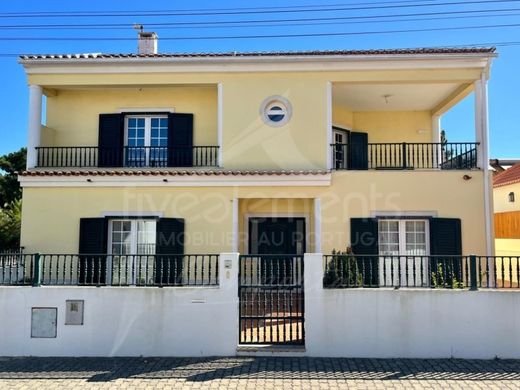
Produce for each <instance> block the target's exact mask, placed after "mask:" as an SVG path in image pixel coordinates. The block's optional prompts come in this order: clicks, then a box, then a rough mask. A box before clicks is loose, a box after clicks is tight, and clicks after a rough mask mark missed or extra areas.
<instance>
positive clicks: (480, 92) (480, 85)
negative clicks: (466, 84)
mask: <svg viewBox="0 0 520 390" xmlns="http://www.w3.org/2000/svg"><path fill="white" fill-rule="evenodd" d="M475 134H476V140H477V142H479V147H478V148H477V151H478V152H477V153H478V161H479V163H478V166H479V168H480V169H482V172H483V174H484V188H483V190H484V212H485V230H486V255H487V256H492V255H494V249H493V248H494V245H493V226H492V222H491V221H492V218H493V207H492V204H491V193H490V191H491V188H490V184H491V178H490V173H489V122H488V92H487V79H486V75H485V74H484V73H482V75H481V78H480V80H478V81H475Z"/></svg>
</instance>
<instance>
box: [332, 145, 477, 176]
mask: <svg viewBox="0 0 520 390" xmlns="http://www.w3.org/2000/svg"><path fill="white" fill-rule="evenodd" d="M477 146H478V143H475V142H449V143H408V142H401V143H369V144H368V146H367V148H366V150H359V148H358V149H357V150H352V148H354V145H353V144H332V145H331V148H332V159H333V161H332V167H333V169H337V170H340V169H352V170H358V169H381V170H383V169H389V170H395V169H474V168H477V167H478V163H477Z"/></svg>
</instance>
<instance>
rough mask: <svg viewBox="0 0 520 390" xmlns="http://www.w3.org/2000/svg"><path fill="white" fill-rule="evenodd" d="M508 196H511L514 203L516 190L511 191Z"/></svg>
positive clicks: (510, 199)
mask: <svg viewBox="0 0 520 390" xmlns="http://www.w3.org/2000/svg"><path fill="white" fill-rule="evenodd" d="M507 197H508V198H509V201H510V202H511V203H514V201H515V193H514V192H510V193H509V195H508V196H507Z"/></svg>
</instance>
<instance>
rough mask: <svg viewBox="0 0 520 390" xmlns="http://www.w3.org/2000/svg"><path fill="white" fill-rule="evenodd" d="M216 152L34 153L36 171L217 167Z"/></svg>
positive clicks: (56, 149)
mask: <svg viewBox="0 0 520 390" xmlns="http://www.w3.org/2000/svg"><path fill="white" fill-rule="evenodd" d="M218 149H219V147H218V146H192V147H181V146H179V147H172V148H170V147H166V146H125V147H123V148H100V147H97V146H45V147H37V148H36V153H37V167H38V168H97V167H129V168H164V167H216V166H218Z"/></svg>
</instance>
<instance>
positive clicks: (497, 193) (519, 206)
mask: <svg viewBox="0 0 520 390" xmlns="http://www.w3.org/2000/svg"><path fill="white" fill-rule="evenodd" d="M493 203H494V212H495V248H496V254H497V256H520V163H517V164H515V165H513V166H512V167H511V168H509V169H506V170H505V171H503V172H499V173H497V174H496V175H495V176H494V178H493Z"/></svg>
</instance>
